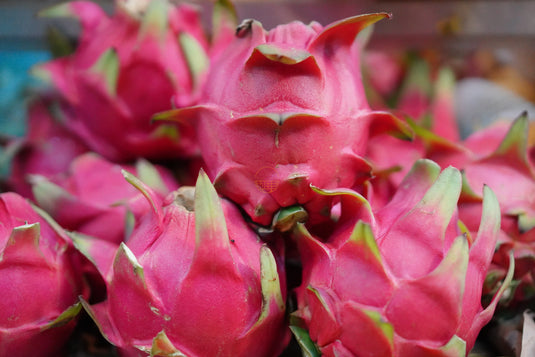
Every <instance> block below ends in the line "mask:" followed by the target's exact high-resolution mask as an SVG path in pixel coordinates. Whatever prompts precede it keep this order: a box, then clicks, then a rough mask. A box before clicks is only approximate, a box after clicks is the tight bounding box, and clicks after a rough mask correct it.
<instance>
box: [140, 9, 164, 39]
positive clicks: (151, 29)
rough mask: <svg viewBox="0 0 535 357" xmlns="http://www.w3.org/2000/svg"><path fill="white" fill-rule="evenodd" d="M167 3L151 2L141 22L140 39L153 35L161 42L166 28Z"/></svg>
mask: <svg viewBox="0 0 535 357" xmlns="http://www.w3.org/2000/svg"><path fill="white" fill-rule="evenodd" d="M168 11H169V2H168V1H167V0H152V1H151V2H150V3H149V6H148V7H147V11H146V12H145V15H144V16H143V19H142V20H141V29H140V39H142V38H144V37H145V36H147V35H148V34H153V35H155V36H156V38H158V39H159V40H161V41H163V40H164V39H165V35H166V34H167V28H168Z"/></svg>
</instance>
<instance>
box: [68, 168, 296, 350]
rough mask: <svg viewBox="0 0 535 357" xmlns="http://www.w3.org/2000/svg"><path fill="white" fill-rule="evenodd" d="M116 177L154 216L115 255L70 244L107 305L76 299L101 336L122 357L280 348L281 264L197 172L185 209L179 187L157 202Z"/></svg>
mask: <svg viewBox="0 0 535 357" xmlns="http://www.w3.org/2000/svg"><path fill="white" fill-rule="evenodd" d="M126 177H127V179H128V180H129V181H130V182H132V183H133V184H134V185H135V186H136V187H138V188H140V189H141V190H142V191H143V192H144V193H145V195H146V197H147V198H148V200H149V201H150V203H151V205H153V207H154V211H152V212H151V213H149V214H147V215H145V216H144V217H142V219H141V220H140V221H139V222H138V225H136V227H135V228H134V231H133V233H132V237H131V239H130V240H129V242H128V243H127V244H124V243H122V244H121V245H120V247H119V249H118V250H116V251H115V252H114V251H109V250H102V249H99V247H98V244H97V243H98V241H96V242H93V243H90V244H88V243H87V242H84V241H78V242H77V243H76V244H77V245H78V246H83V249H82V250H83V251H84V252H85V254H86V255H87V256H88V257H90V259H92V260H93V261H94V262H95V263H96V265H97V267H98V268H99V270H100V271H101V274H102V275H103V277H104V278H105V280H106V281H107V290H108V299H107V300H105V301H104V302H102V303H100V304H97V305H92V306H90V305H88V304H87V303H85V302H84V306H85V308H86V310H87V311H88V312H89V314H90V315H91V316H92V318H93V319H94V320H95V322H96V323H97V324H98V325H99V328H100V330H101V332H102V333H103V335H104V336H105V337H106V338H107V339H108V340H109V341H110V342H111V343H112V344H114V345H116V346H117V347H118V348H119V350H120V352H121V355H123V356H146V355H149V354H150V355H151V356H152V355H166V356H167V355H169V356H170V355H177V356H179V355H180V356H182V355H187V356H191V357H194V356H277V355H278V354H279V353H280V352H281V351H282V349H283V348H284V347H285V345H286V343H287V342H288V341H289V330H288V327H287V326H286V325H285V302H284V301H285V288H284V286H285V285H284V281H281V280H279V269H282V265H280V264H279V263H278V261H277V260H276V259H275V257H274V255H273V253H272V252H271V250H270V248H268V247H267V246H266V245H265V244H263V243H262V242H261V241H260V240H259V238H258V237H257V236H256V235H255V234H254V232H253V231H252V230H249V229H248V227H247V224H246V223H245V222H244V220H243V218H242V217H241V214H240V212H239V211H238V209H237V208H236V207H235V206H234V205H233V204H231V203H230V202H228V201H226V200H224V199H220V198H219V197H218V196H217V193H216V192H215V189H214V188H213V186H212V185H211V183H210V181H209V179H208V177H207V176H206V174H204V172H201V173H200V175H199V179H198V181H197V184H196V188H195V192H194V204H193V207H190V205H189V204H186V205H182V204H181V203H180V202H182V200H183V199H184V197H187V192H188V191H187V190H185V188H181V189H180V190H179V191H175V192H174V193H173V194H171V195H169V196H168V197H167V198H166V199H165V200H164V202H163V204H162V203H161V201H160V200H159V199H158V197H157V196H154V195H153V194H152V193H151V192H150V189H149V188H148V187H146V186H144V185H143V184H142V183H141V182H140V181H138V180H137V179H135V178H134V177H133V176H131V175H127V176H126ZM181 192H186V194H181ZM189 192H191V191H189ZM186 201H187V200H186ZM188 208H189V209H193V211H191V210H188ZM106 254H108V256H106ZM280 272H281V274H282V273H283V271H280ZM281 276H284V275H283V274H282V275H281ZM172 353H175V354H172ZM181 353H182V354H181Z"/></svg>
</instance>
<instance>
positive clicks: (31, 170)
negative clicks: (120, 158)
mask: <svg viewBox="0 0 535 357" xmlns="http://www.w3.org/2000/svg"><path fill="white" fill-rule="evenodd" d="M53 100H54V99H52V98H48V97H46V96H42V97H38V98H35V99H34V100H32V102H31V103H30V104H29V107H28V125H27V126H28V132H27V133H26V135H25V136H24V137H23V138H17V139H14V140H13V141H11V143H10V145H12V147H14V148H15V149H14V151H15V154H14V157H13V160H12V163H11V172H10V176H9V178H8V180H9V182H8V187H9V189H10V190H11V191H13V192H16V193H18V194H20V195H22V196H24V197H27V198H32V197H33V196H32V190H31V185H30V184H29V183H28V181H27V179H26V177H27V175H29V174H38V175H43V176H52V175H55V174H58V173H60V172H64V171H66V170H67V168H68V167H69V165H70V164H71V162H72V160H74V158H76V157H77V156H79V155H81V154H83V153H85V152H87V151H88V148H87V147H86V146H85V145H84V144H83V143H81V142H80V140H79V138H77V137H75V136H73V135H72V133H70V132H69V131H68V130H66V129H65V128H64V127H63V126H62V125H61V124H60V123H58V121H57V119H56V118H55V117H54V116H53V115H52V114H51V113H50V111H51V106H52V102H53Z"/></svg>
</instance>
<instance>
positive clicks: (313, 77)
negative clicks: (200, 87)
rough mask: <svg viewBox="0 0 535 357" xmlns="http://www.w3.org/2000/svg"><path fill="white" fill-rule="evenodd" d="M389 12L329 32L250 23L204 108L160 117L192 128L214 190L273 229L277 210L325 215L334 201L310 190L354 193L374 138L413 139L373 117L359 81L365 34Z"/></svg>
mask: <svg viewBox="0 0 535 357" xmlns="http://www.w3.org/2000/svg"><path fill="white" fill-rule="evenodd" d="M388 16H389V15H388V14H386V13H378V14H369V15H361V16H355V17H351V18H348V19H345V20H341V21H339V22H335V23H333V24H331V25H328V26H326V27H323V26H321V25H320V24H318V23H316V22H313V23H311V24H310V25H305V24H303V23H301V22H297V21H295V22H292V23H289V24H285V25H280V26H277V27H276V28H274V29H272V30H270V31H266V30H264V28H263V27H262V25H261V24H260V23H259V22H257V21H254V20H246V21H244V22H243V23H242V24H241V25H240V26H239V27H238V29H237V32H236V37H235V38H234V41H232V42H231V43H229V45H228V46H227V48H226V49H225V50H224V51H221V52H220V53H219V54H218V55H217V56H215V58H214V59H213V64H212V67H211V71H210V73H209V76H208V79H207V82H206V85H205V87H204V91H203V94H202V96H201V99H200V104H199V105H198V106H193V107H190V108H181V109H176V110H172V111H168V112H164V113H160V114H158V115H156V116H155V118H156V119H160V120H175V121H177V122H178V123H181V124H182V125H183V126H188V125H192V126H194V127H195V129H196V133H197V137H198V140H199V144H200V146H201V154H202V156H203V159H204V161H205V163H206V170H207V172H208V174H209V176H210V177H211V178H212V180H213V181H214V185H215V187H216V189H217V190H218V192H219V193H220V194H222V195H223V196H224V197H227V198H229V199H231V200H232V201H234V202H236V203H237V204H239V205H241V206H242V207H243V208H244V209H245V211H246V212H247V213H248V214H249V216H250V217H251V218H252V220H253V221H255V222H257V223H260V224H264V225H268V224H269V223H271V219H272V217H273V213H274V212H276V211H277V210H278V209H279V208H280V207H286V206H290V205H294V204H300V205H303V206H305V207H306V208H307V210H308V211H309V213H310V216H311V220H321V219H322V218H325V217H327V216H328V215H329V212H330V208H331V202H330V198H329V197H324V196H321V195H318V194H316V193H315V192H314V191H313V190H311V189H310V185H311V184H313V185H315V186H318V187H325V188H336V187H346V188H347V187H353V186H354V185H356V184H358V183H361V182H362V181H363V180H364V179H365V178H367V177H368V176H369V175H370V166H369V164H368V163H367V162H366V160H364V159H363V158H362V157H361V155H362V154H364V152H365V146H366V141H367V139H368V137H369V136H370V135H373V134H375V133H377V132H384V131H395V132H399V133H402V134H404V135H408V132H407V131H406V127H405V126H404V125H403V123H402V122H400V121H399V120H397V119H396V118H395V117H394V116H392V115H391V114H388V113H386V112H375V111H372V110H371V109H370V108H369V106H368V103H367V101H366V97H365V94H364V89H363V85H362V80H361V73H360V65H359V55H360V47H359V42H358V41H356V40H355V37H356V35H357V34H358V33H359V31H360V30H361V29H363V28H364V27H366V26H368V25H370V24H372V23H374V22H376V21H378V20H381V19H383V18H386V17H388Z"/></svg>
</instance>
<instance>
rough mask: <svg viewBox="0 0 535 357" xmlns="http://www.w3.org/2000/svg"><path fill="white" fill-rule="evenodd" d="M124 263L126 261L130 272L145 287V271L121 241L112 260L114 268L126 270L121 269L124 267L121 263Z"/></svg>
mask: <svg viewBox="0 0 535 357" xmlns="http://www.w3.org/2000/svg"><path fill="white" fill-rule="evenodd" d="M124 263H126V264H127V266H128V267H129V268H130V272H131V273H132V274H133V276H134V277H135V278H136V280H138V281H139V282H141V284H142V285H143V286H145V287H146V284H145V272H144V271H143V267H142V266H141V264H140V263H139V262H138V260H137V258H136V256H135V255H134V253H133V252H132V251H131V250H130V248H128V246H127V245H126V244H125V243H124V242H121V244H120V245H119V249H118V250H117V253H116V255H115V260H114V262H113V264H114V270H119V271H123V272H126V271H125V270H123V269H122V268H123V267H124V266H122V264H124Z"/></svg>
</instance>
